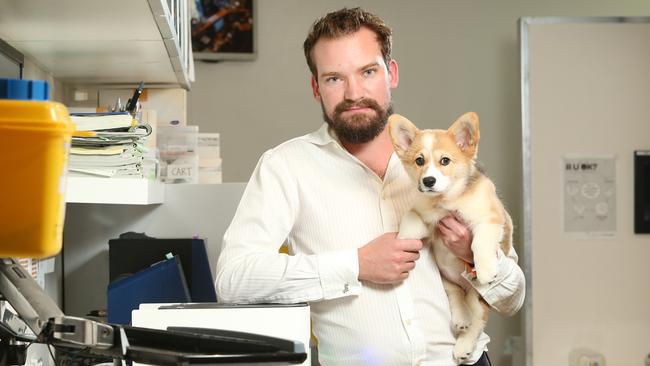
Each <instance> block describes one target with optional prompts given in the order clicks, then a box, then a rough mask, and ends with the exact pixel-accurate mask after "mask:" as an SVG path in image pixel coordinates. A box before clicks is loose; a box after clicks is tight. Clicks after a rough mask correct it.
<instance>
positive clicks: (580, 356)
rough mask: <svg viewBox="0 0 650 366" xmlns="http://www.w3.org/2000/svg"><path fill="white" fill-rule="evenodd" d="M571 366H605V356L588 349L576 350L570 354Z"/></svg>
mask: <svg viewBox="0 0 650 366" xmlns="http://www.w3.org/2000/svg"><path fill="white" fill-rule="evenodd" d="M569 366H605V356H603V355H602V354H600V353H598V352H596V351H594V350H591V349H588V348H576V349H574V350H572V351H571V352H569Z"/></svg>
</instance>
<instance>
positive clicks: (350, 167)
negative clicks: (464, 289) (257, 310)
mask: <svg viewBox="0 0 650 366" xmlns="http://www.w3.org/2000/svg"><path fill="white" fill-rule="evenodd" d="M415 197H416V191H415V189H414V187H413V184H412V183H411V181H410V178H409V177H408V176H407V174H406V172H405V170H404V168H403V167H402V164H401V162H400V161H399V159H398V158H397V156H396V155H395V154H393V155H392V156H391V159H390V162H389V165H388V169H387V171H386V176H385V178H384V179H383V180H382V179H380V178H379V177H378V176H377V175H376V174H375V173H374V172H373V171H372V170H370V169H369V168H367V167H366V166H365V165H364V164H363V163H361V162H360V161H359V160H358V159H357V158H355V157H354V156H353V155H351V154H350V153H348V152H347V151H346V150H345V149H344V148H343V147H342V146H341V145H340V143H339V142H338V140H337V139H336V138H333V137H332V135H331V132H330V131H329V129H328V127H327V125H326V124H324V125H323V126H322V127H321V128H320V129H319V130H318V131H316V132H314V133H311V134H308V135H305V136H302V137H298V138H295V139H293V140H290V141H287V142H285V143H283V144H281V145H279V146H277V147H276V148H274V149H271V150H269V151H267V152H266V153H264V155H263V156H262V157H261V159H260V161H259V162H258V165H257V167H256V168H255V171H254V172H253V175H252V177H251V179H250V181H249V183H248V186H247V187H246V190H245V192H244V195H243V197H242V200H241V202H240V204H239V207H238V208H237V212H236V214H235V217H234V219H233V221H232V223H231V224H230V227H229V228H228V230H227V231H226V234H225V235H224V240H223V247H222V250H221V254H220V256H219V261H218V263H217V277H216V286H217V294H218V298H219V301H221V302H229V303H260V302H277V303H295V302H309V303H310V306H311V313H312V326H313V332H314V334H315V335H316V337H317V338H318V350H319V360H320V362H321V364H322V365H327V366H329V365H354V366H359V365H440V366H443V365H444V366H449V365H454V364H455V363H454V361H453V358H452V348H453V345H454V343H455V338H454V335H453V333H452V330H451V325H450V324H451V320H450V313H449V303H448V300H447V296H446V294H445V291H444V289H443V287H442V282H441V280H440V274H439V272H438V268H437V266H436V264H435V261H434V259H433V255H432V251H431V250H429V248H427V247H426V246H425V248H423V249H422V250H421V252H420V255H421V257H420V259H419V260H418V261H417V262H416V266H415V269H414V270H413V271H412V272H411V273H410V275H409V277H408V278H407V280H405V281H404V282H402V283H401V284H399V285H378V284H374V283H369V282H360V281H359V280H358V275H359V263H358V254H357V249H358V248H359V247H361V246H363V245H365V244H366V243H368V242H369V241H371V240H373V239H375V238H376V237H378V236H380V235H381V234H384V233H386V232H396V231H398V227H399V220H400V218H401V217H402V216H403V215H404V214H405V213H406V212H407V211H408V210H409V209H410V208H411V206H412V202H413V200H414V199H415ZM285 239H286V242H287V244H288V247H289V253H290V254H291V255H286V254H279V253H278V248H279V247H280V246H281V245H282V243H283V242H285ZM516 261H517V255H516V253H515V252H514V250H511V253H510V255H509V256H508V257H507V256H505V255H500V259H499V276H498V277H497V280H496V281H495V282H493V283H492V284H491V285H486V286H484V287H480V288H477V289H478V290H479V292H480V293H481V295H482V296H483V298H484V299H485V300H486V301H487V302H488V303H489V304H490V305H492V306H493V307H495V308H497V309H498V310H499V311H501V312H503V313H506V314H512V313H514V312H516V311H517V310H518V309H519V308H520V307H521V305H522V303H523V298H524V276H523V273H522V271H521V269H520V268H519V267H518V266H517V264H516ZM488 341H489V338H488V336H487V335H486V334H485V333H483V334H482V335H481V336H480V337H479V340H478V346H477V349H476V352H475V353H474V355H473V357H472V358H471V360H472V362H475V361H477V360H478V358H479V357H480V355H481V353H482V352H483V350H485V349H486V345H487V343H488Z"/></svg>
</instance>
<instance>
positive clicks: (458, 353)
mask: <svg viewBox="0 0 650 366" xmlns="http://www.w3.org/2000/svg"><path fill="white" fill-rule="evenodd" d="M475 347H476V342H474V341H473V340H471V339H468V338H467V337H459V338H458V340H457V341H456V345H455V346H454V352H453V356H454V361H456V363H458V364H459V365H460V364H463V363H465V362H467V361H469V359H470V357H472V353H473V352H474V348H475Z"/></svg>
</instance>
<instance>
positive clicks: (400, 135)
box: [388, 114, 420, 157]
mask: <svg viewBox="0 0 650 366" xmlns="http://www.w3.org/2000/svg"><path fill="white" fill-rule="evenodd" d="M419 131H420V130H418V128H417V127H415V125H414V124H413V123H412V122H411V121H409V120H408V119H406V117H403V116H400V115H399V114H392V115H391V116H390V117H388V134H389V135H390V140H391V142H392V143H393V148H394V149H395V152H396V153H397V155H398V156H400V157H401V156H402V154H404V153H405V152H406V151H407V150H408V149H409V148H410V147H411V144H412V143H413V140H414V139H415V135H417V133H418V132H419Z"/></svg>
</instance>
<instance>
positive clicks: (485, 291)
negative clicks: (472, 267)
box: [461, 248, 517, 305]
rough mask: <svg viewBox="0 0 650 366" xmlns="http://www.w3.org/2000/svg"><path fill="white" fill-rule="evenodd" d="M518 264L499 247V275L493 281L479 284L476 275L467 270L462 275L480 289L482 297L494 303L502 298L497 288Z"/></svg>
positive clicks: (477, 289)
mask: <svg viewBox="0 0 650 366" xmlns="http://www.w3.org/2000/svg"><path fill="white" fill-rule="evenodd" d="M516 265H517V264H516V263H515V261H513V260H511V259H510V258H508V256H506V255H505V254H504V253H503V251H502V250H501V248H499V250H498V252H497V277H496V278H495V279H494V281H492V283H485V284H479V283H478V281H476V275H473V274H471V273H468V272H467V270H465V271H463V273H462V274H461V276H463V277H464V278H465V279H466V280H467V281H468V282H469V283H470V284H472V287H474V288H475V289H476V291H478V293H479V294H480V295H481V297H483V299H484V300H485V301H486V302H487V303H488V304H490V305H493V304H494V303H496V302H497V301H499V300H501V296H500V293H499V291H498V290H497V289H496V288H497V287H498V286H500V284H501V282H502V281H503V280H504V279H505V278H506V277H507V276H508V274H509V273H510V272H511V271H512V266H516Z"/></svg>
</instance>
